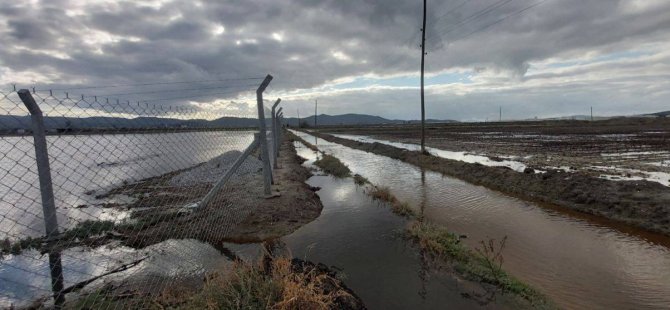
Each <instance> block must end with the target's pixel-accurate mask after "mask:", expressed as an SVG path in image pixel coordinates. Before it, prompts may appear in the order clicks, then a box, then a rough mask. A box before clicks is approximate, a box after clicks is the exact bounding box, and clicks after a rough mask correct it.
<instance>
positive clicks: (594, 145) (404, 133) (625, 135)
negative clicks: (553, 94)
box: [323, 118, 670, 181]
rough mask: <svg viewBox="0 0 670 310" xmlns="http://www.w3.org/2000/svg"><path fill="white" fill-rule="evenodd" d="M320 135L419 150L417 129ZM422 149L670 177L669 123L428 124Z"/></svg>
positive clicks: (601, 171) (389, 128)
mask: <svg viewBox="0 0 670 310" xmlns="http://www.w3.org/2000/svg"><path fill="white" fill-rule="evenodd" d="M323 130H324V131H326V132H329V133H342V134H359V135H367V136H371V137H373V138H377V139H383V140H390V141H395V142H403V143H414V144H417V143H419V142H418V141H419V139H420V127H418V126H416V125H388V126H385V125H381V126H365V127H363V126H361V127H330V128H324V129H323ZM426 145H427V146H430V147H435V148H439V149H444V150H449V151H464V152H470V153H476V154H484V155H487V156H489V157H493V158H496V157H499V158H510V157H511V158H514V160H516V161H520V162H523V163H525V164H526V165H528V166H530V167H532V168H535V169H545V168H546V167H554V168H557V167H563V168H565V169H569V170H577V171H579V172H581V173H587V174H589V175H594V176H599V175H601V174H607V175H612V176H615V178H616V176H618V177H620V178H622V179H625V178H627V177H628V178H630V177H631V176H632V177H635V176H643V175H642V174H640V173H638V172H636V171H631V169H633V170H642V171H647V172H665V173H670V118H618V119H610V120H601V121H594V122H590V121H573V120H562V121H537V122H493V123H454V124H428V125H427V132H426ZM665 181H668V180H665Z"/></svg>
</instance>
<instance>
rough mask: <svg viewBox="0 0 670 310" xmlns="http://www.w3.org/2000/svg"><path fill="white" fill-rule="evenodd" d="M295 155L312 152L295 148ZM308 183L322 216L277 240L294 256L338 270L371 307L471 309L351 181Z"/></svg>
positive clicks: (395, 220) (322, 178)
mask: <svg viewBox="0 0 670 310" xmlns="http://www.w3.org/2000/svg"><path fill="white" fill-rule="evenodd" d="M296 150H297V151H298V155H300V156H301V157H303V158H306V159H308V162H307V163H308V164H309V163H311V162H313V161H314V160H316V154H315V152H313V151H311V150H309V149H307V148H305V147H301V146H300V145H296ZM308 184H309V185H311V186H315V187H321V188H322V189H321V190H320V191H318V192H317V194H318V195H319V198H320V199H321V201H322V203H323V206H324V208H323V211H322V212H321V215H320V216H319V217H318V218H317V219H316V220H314V221H313V222H311V223H309V224H307V225H305V226H303V227H301V228H300V229H298V230H297V231H296V232H294V233H292V234H290V235H288V236H286V237H283V238H282V239H281V240H282V241H283V242H284V243H285V244H286V246H287V247H288V248H289V249H290V250H291V254H292V255H293V256H294V257H297V258H301V259H306V260H310V261H316V262H320V263H323V264H326V265H328V266H333V268H335V269H342V274H344V277H345V279H344V282H346V283H347V286H348V287H349V288H351V289H352V290H353V291H354V292H355V293H356V294H357V295H358V296H359V297H361V299H362V300H363V302H364V303H365V305H366V306H367V307H369V308H370V309H444V308H455V309H472V308H477V307H479V305H478V303H477V302H476V301H475V300H472V299H466V298H463V297H462V296H461V291H463V288H462V287H459V286H462V285H463V284H462V283H461V281H457V280H456V279H455V278H453V277H451V276H449V275H447V274H442V273H431V272H430V271H429V268H428V266H427V261H425V260H423V259H422V258H421V256H420V255H419V253H418V251H417V250H416V249H415V248H413V247H411V246H408V245H409V244H408V242H406V241H405V240H404V239H403V238H401V237H400V232H401V231H402V229H403V228H404V225H405V224H406V220H405V219H403V218H401V217H399V216H397V215H395V214H393V213H392V212H391V211H390V210H389V209H388V208H384V207H383V206H382V205H380V204H379V203H377V202H374V201H372V199H370V197H369V196H367V194H365V193H364V192H363V191H362V190H361V187H359V186H357V185H356V184H354V182H353V181H352V180H351V179H349V178H348V179H337V178H334V177H332V176H328V175H316V176H313V177H311V178H310V179H309V180H308Z"/></svg>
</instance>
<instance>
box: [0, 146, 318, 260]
mask: <svg viewBox="0 0 670 310" xmlns="http://www.w3.org/2000/svg"><path fill="white" fill-rule="evenodd" d="M257 153H258V151H257ZM240 154H241V153H240V152H237V151H233V152H228V153H225V154H223V155H221V156H219V157H217V158H215V159H212V160H210V161H208V162H205V163H202V164H199V165H196V166H194V167H191V168H188V169H183V170H178V171H173V172H170V173H166V174H163V175H160V176H157V177H153V178H148V179H145V180H142V181H139V182H136V183H129V184H125V185H123V186H120V187H118V188H115V189H112V190H111V191H109V192H107V193H105V194H102V195H98V196H96V198H97V199H99V200H101V201H104V200H109V201H114V202H113V203H105V207H106V208H115V209H118V210H125V211H126V212H128V214H129V215H128V218H126V219H124V220H122V221H120V222H116V223H115V222H112V221H84V222H81V223H79V224H78V225H77V226H75V227H73V228H71V229H68V230H64V231H62V232H61V234H60V235H59V237H58V239H57V240H55V242H51V243H49V244H47V243H46V242H44V240H42V239H44V238H27V239H22V240H17V241H10V240H4V241H3V242H2V244H0V246H1V247H0V248H1V249H2V251H1V253H0V254H1V255H4V254H9V253H13V254H19V253H20V252H21V251H23V250H26V249H30V248H35V249H38V250H40V251H42V252H46V251H48V250H52V251H53V250H60V251H62V250H64V249H67V248H71V247H75V246H89V247H98V246H101V245H104V244H107V243H110V242H112V241H120V242H121V245H126V246H129V247H132V248H137V249H142V248H146V247H148V246H150V245H153V244H157V243H160V242H163V241H165V240H168V239H195V240H199V241H202V242H205V243H208V244H211V245H212V246H213V247H215V248H217V249H218V248H220V246H221V244H222V243H224V242H233V243H247V242H249V243H250V242H261V241H264V240H269V239H275V238H279V237H281V236H284V235H288V234H290V233H292V232H293V231H295V230H296V229H298V228H300V227H301V226H303V225H304V224H306V223H309V222H311V221H312V220H314V219H316V218H317V217H318V216H319V215H320V214H321V209H322V208H323V206H322V204H321V201H320V200H319V197H318V196H317V195H316V194H315V193H314V191H313V190H312V189H310V187H309V186H308V185H307V184H305V180H307V179H308V178H309V177H310V176H311V173H310V172H309V170H308V169H307V168H305V167H303V166H302V165H301V164H302V162H303V160H302V159H301V158H300V157H298V156H297V154H296V152H295V148H294V147H293V144H292V142H290V141H284V142H283V143H282V146H281V152H280V156H279V157H278V159H277V160H278V163H279V169H273V175H274V184H273V186H272V191H273V195H272V196H271V197H267V196H266V195H264V193H263V174H262V170H261V167H262V164H261V161H260V160H258V154H254V155H251V156H249V157H248V158H247V159H246V160H245V161H244V162H243V164H242V165H241V166H240V168H239V169H238V170H237V172H236V173H235V174H234V175H233V177H231V179H230V180H229V182H227V183H226V184H225V185H224V187H223V188H222V190H221V191H220V192H219V193H217V194H216V195H215V196H214V198H213V199H212V201H211V202H210V203H209V204H207V205H203V206H198V203H199V202H200V201H201V200H202V198H203V197H205V195H206V194H207V193H208V192H209V190H210V189H211V188H212V187H213V186H214V184H215V183H216V182H217V181H218V179H219V178H220V176H221V175H223V174H224V173H225V172H226V171H227V170H228V168H229V167H230V166H232V163H233V162H234V161H235V159H236V158H237V157H239V155H240ZM119 197H124V199H119ZM120 201H125V203H124V202H120ZM87 207H88V206H86V205H80V206H76V208H81V209H85V208H87Z"/></svg>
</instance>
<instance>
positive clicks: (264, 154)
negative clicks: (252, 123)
mask: <svg viewBox="0 0 670 310" xmlns="http://www.w3.org/2000/svg"><path fill="white" fill-rule="evenodd" d="M270 81H272V75H269V74H268V75H267V76H266V77H265V79H264V80H263V82H262V83H261V85H260V86H258V89H257V90H256V102H257V104H258V125H259V126H260V130H259V133H260V140H261V141H260V142H261V159H262V160H263V178H264V186H263V190H264V193H265V195H267V196H270V195H272V170H271V169H272V168H271V167H270V152H269V151H268V140H267V139H268V138H267V133H266V131H265V111H264V109H263V92H264V91H265V88H267V87H268V85H269V84H270Z"/></svg>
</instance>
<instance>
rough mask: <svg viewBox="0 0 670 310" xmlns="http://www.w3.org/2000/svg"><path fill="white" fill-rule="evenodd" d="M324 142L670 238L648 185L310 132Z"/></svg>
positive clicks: (664, 193)
mask: <svg viewBox="0 0 670 310" xmlns="http://www.w3.org/2000/svg"><path fill="white" fill-rule="evenodd" d="M309 134H312V135H315V136H317V137H319V138H322V139H324V140H326V141H329V142H333V143H338V144H341V145H344V146H347V147H350V148H354V149H358V150H362V151H366V152H370V153H374V154H377V155H383V156H387V157H391V158H394V159H398V160H402V161H404V162H407V163H410V164H413V165H416V166H418V167H421V168H424V169H427V170H432V171H436V172H440V173H443V174H445V175H449V176H453V177H456V178H459V179H462V180H464V181H467V182H470V183H472V184H476V185H482V186H485V187H488V188H491V189H493V190H497V191H500V192H504V193H507V194H510V195H513V196H516V197H520V198H523V199H527V200H532V201H538V202H544V203H550V204H554V205H558V206H561V207H565V208H569V209H572V210H577V211H580V212H585V213H589V214H593V215H597V216H601V217H605V218H608V219H611V220H615V221H619V222H623V223H626V224H628V225H632V226H636V227H640V228H643V229H646V230H650V231H654V232H658V233H662V234H664V235H670V190H668V188H667V187H665V186H663V185H661V184H658V183H654V182H649V181H616V182H615V181H610V180H605V179H600V178H596V177H592V176H587V175H581V174H578V173H567V172H562V171H558V170H550V171H547V172H546V173H541V174H540V173H538V174H535V173H519V172H516V171H513V170H511V169H509V168H505V167H488V166H484V165H480V164H472V163H465V162H461V161H456V160H450V159H445V158H440V157H436V156H430V155H424V154H421V152H418V151H408V150H405V149H401V148H397V147H393V146H389V145H385V144H380V143H364V142H358V141H353V140H349V139H343V138H338V137H334V136H331V135H328V134H324V133H319V132H309Z"/></svg>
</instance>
